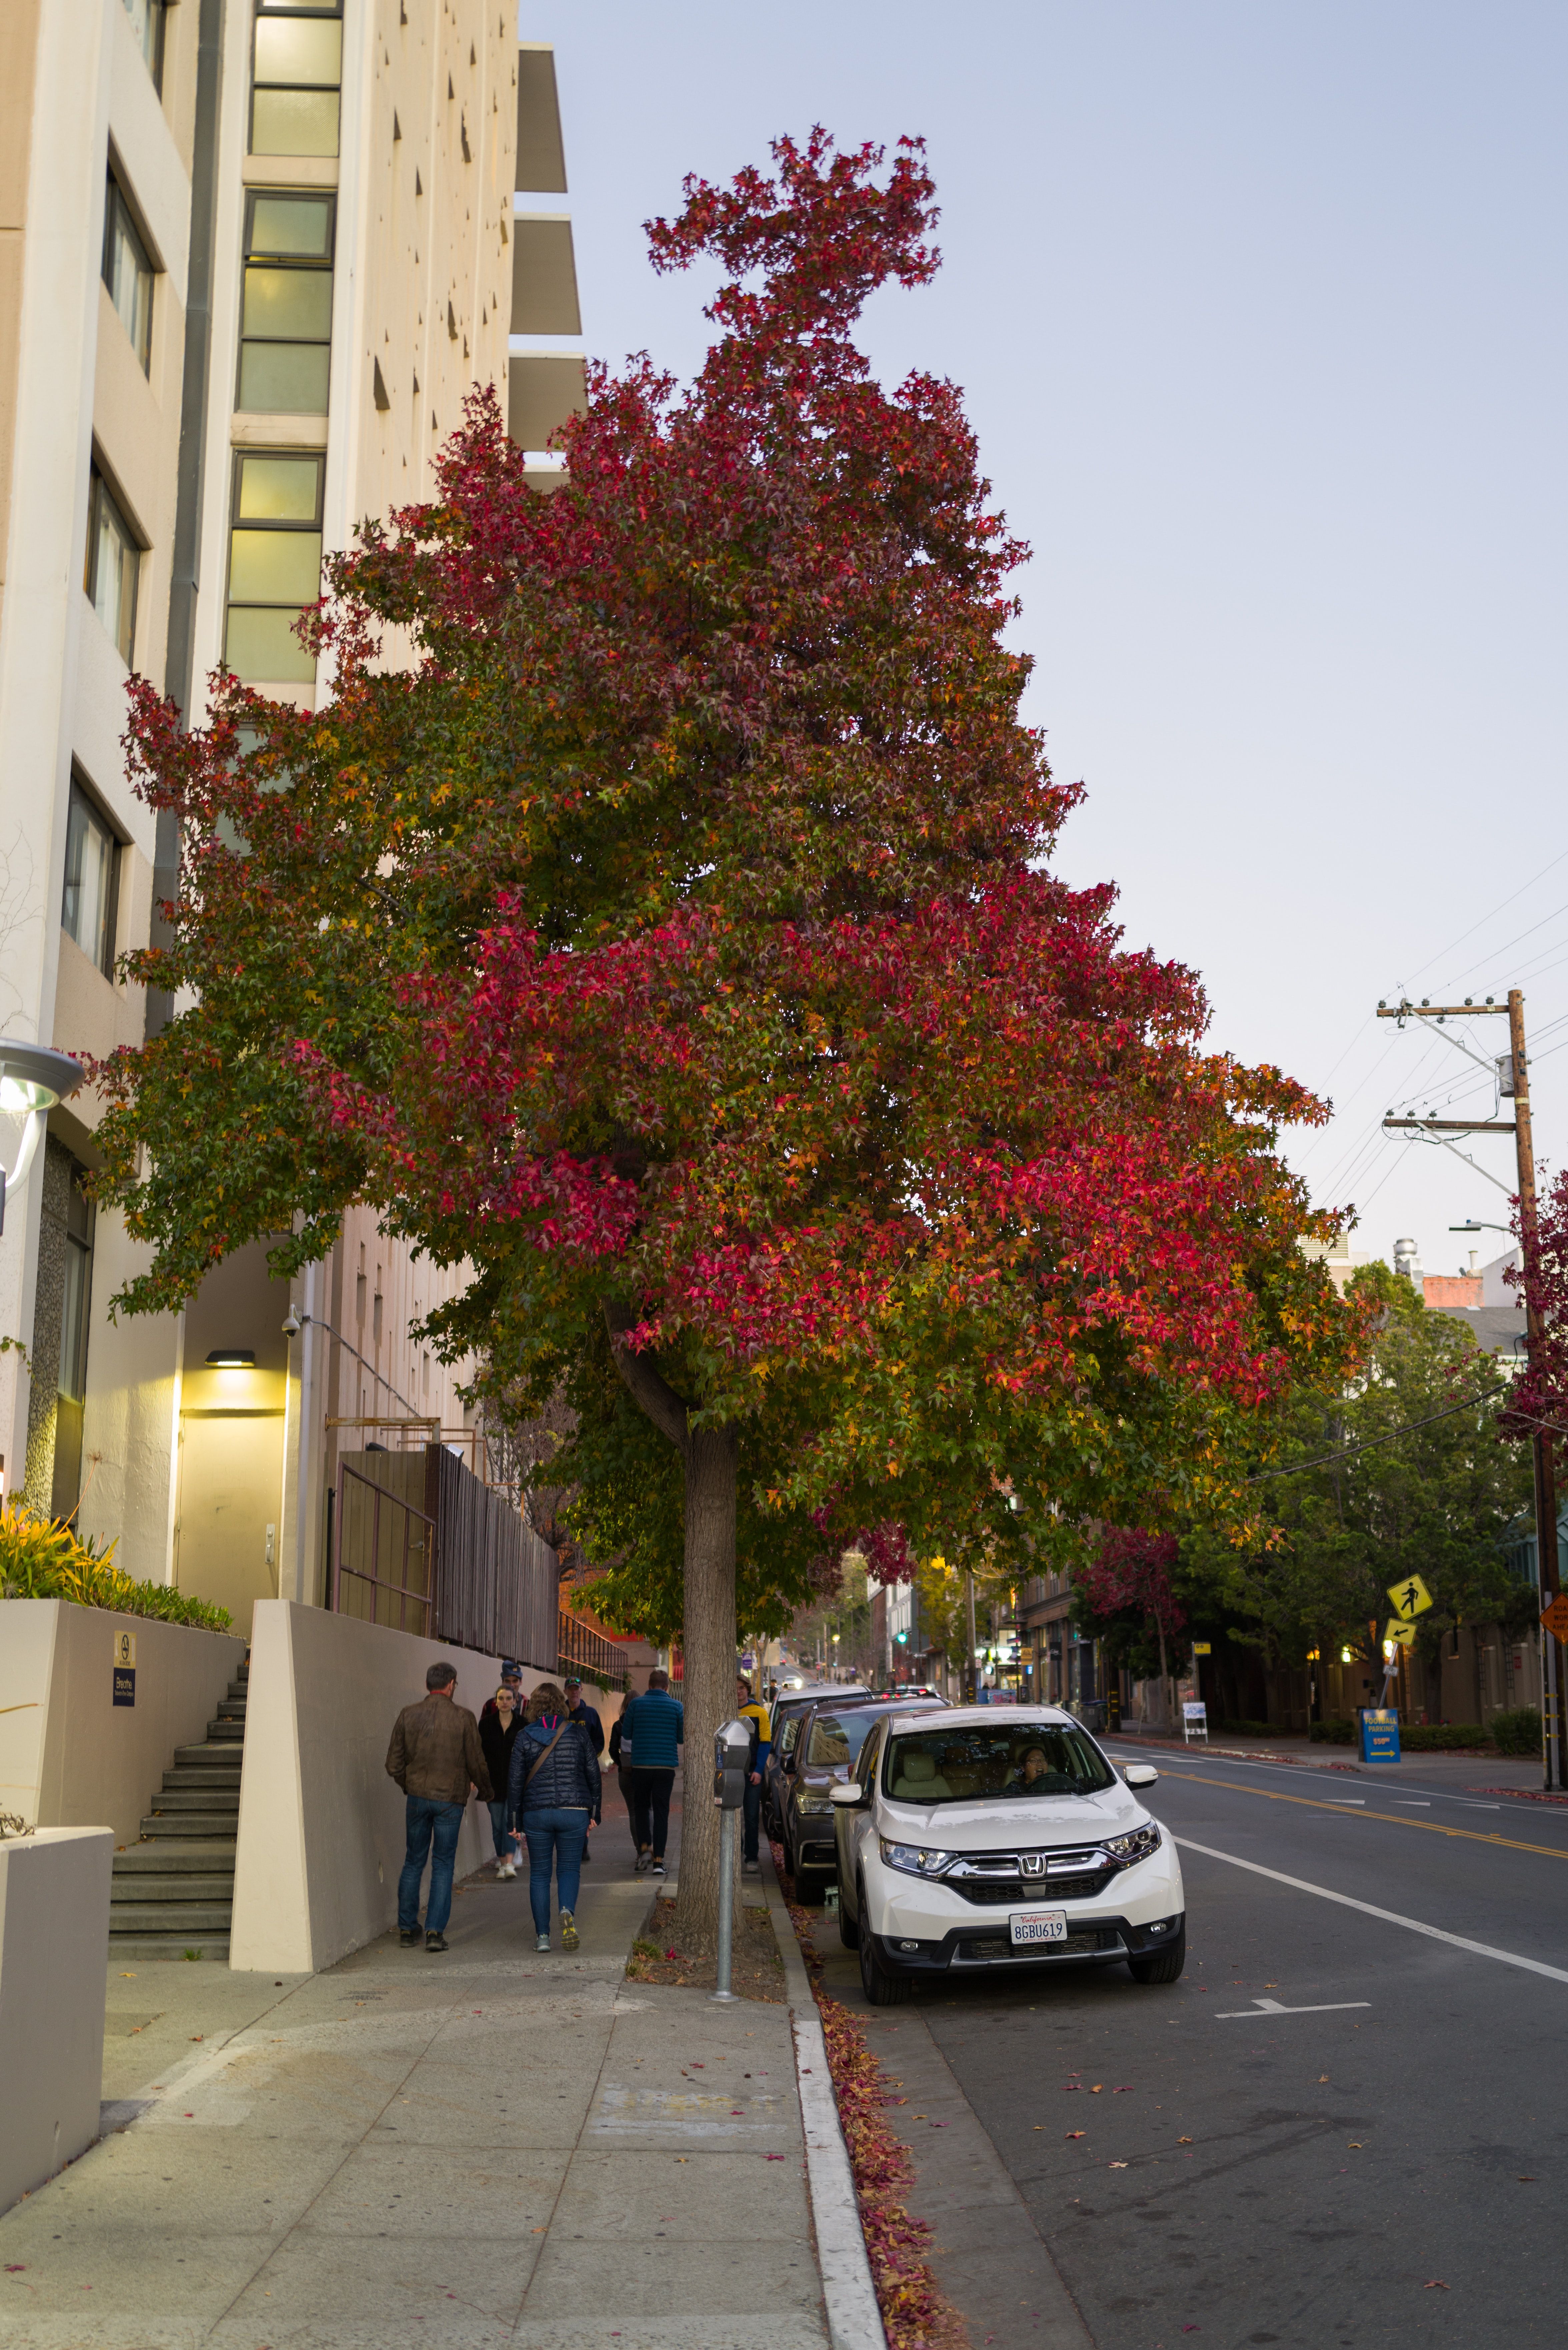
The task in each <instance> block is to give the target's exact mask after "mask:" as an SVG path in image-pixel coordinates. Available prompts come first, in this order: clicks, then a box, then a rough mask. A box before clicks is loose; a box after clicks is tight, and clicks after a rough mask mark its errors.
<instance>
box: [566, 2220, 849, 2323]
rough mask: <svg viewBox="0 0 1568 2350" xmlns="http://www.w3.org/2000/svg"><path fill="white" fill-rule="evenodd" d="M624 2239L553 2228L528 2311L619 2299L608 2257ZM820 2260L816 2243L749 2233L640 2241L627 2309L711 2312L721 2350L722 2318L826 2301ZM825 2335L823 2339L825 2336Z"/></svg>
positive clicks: (599, 2306) (806, 2309)
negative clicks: (718, 2238) (710, 2239)
mask: <svg viewBox="0 0 1568 2350" xmlns="http://www.w3.org/2000/svg"><path fill="white" fill-rule="evenodd" d="M612 2245H613V2246H614V2250H615V2251H617V2252H619V2251H622V2244H621V2242H620V2241H618V2240H616V2239H607V2238H604V2237H600V2236H594V2237H589V2236H585V2237H583V2238H581V2239H572V2238H565V2239H563V2238H562V2237H561V2236H560V2235H559V2234H558V2233H557V2231H556V2229H554V2228H552V2229H551V2230H550V2233H549V2236H548V2238H547V2239H546V2241H545V2250H544V2251H543V2253H542V2254H541V2255H540V2259H539V2265H538V2268H537V2269H536V2271H535V2275H534V2281H533V2282H532V2284H531V2285H530V2286H529V2288H528V2297H527V2300H526V2302H525V2303H524V2314H526V2315H527V2316H529V2317H569V2316H570V2315H571V2314H573V2312H574V2311H580V2310H582V2309H584V2308H585V2307H589V2308H592V2309H594V2310H595V2311H596V2313H600V2312H602V2311H603V2309H604V2305H605V2303H606V2302H607V2300H611V2301H613V2299H614V2298H615V2295H616V2285H615V2282H613V2281H612V2280H611V2279H609V2278H607V2276H606V2272H605V2262H606V2258H607V2254H609V2253H610V2252H611V2248H612ZM821 2299H822V2288H821V2285H820V2284H819V2283H818V2282H817V2274H816V2262H815V2260H814V2259H813V2258H812V2254H811V2249H810V2246H809V2244H807V2243H805V2242H799V2243H782V2244H781V2243H777V2242H770V2241H768V2239H767V2238H766V2237H760V2238H759V2237H757V2236H754V2235H748V2236H747V2237H746V2238H744V2239H743V2240H742V2241H741V2242H739V2243H709V2244H687V2243H680V2244H666V2243H658V2242H655V2243H651V2244H650V2243H649V2242H648V2241H646V2240H644V2241H642V2242H641V2243H640V2244H639V2247H638V2253H637V2271H636V2275H635V2278H634V2279H628V2282H627V2286H626V2303H627V2306H628V2309H629V2310H630V2311H632V2312H634V2313H635V2314H636V2315H637V2316H639V2317H684V2318H692V2317H703V2316H705V2317H707V2318H708V2319H709V2321H710V2333H709V2341H710V2343H711V2344H712V2345H714V2350H718V2345H720V2344H724V2345H728V2343H729V2340H730V2338H731V2337H730V2335H729V2334H727V2333H726V2332H725V2331H724V2330H723V2328H722V2324H721V2323H720V2321H722V2319H724V2318H726V2317H728V2316H732V2315H742V2316H759V2317H760V2316H763V2315H765V2314H767V2313H768V2312H770V2311H777V2312H778V2313H780V2314H785V2313H788V2312H791V2311H793V2312H794V2313H795V2314H799V2315H803V2316H804V2315H807V2314H810V2313H812V2312H814V2311H815V2310H816V2309H817V2308H818V2307H819V2306H820V2304H821ZM820 2338H821V2337H820V2334H819V2336H818V2339H819V2340H820Z"/></svg>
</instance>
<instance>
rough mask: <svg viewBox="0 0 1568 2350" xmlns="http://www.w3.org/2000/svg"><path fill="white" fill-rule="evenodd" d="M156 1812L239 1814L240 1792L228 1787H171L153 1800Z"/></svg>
mask: <svg viewBox="0 0 1568 2350" xmlns="http://www.w3.org/2000/svg"><path fill="white" fill-rule="evenodd" d="M152 1808H153V1810H154V1811H155V1812H237V1811H238V1810H239V1808H240V1791H239V1789H238V1788H237V1787H235V1786H228V1787H178V1786H176V1787H170V1788H168V1789H166V1790H165V1791H164V1793H162V1794H157V1795H154V1796H153V1798H152Z"/></svg>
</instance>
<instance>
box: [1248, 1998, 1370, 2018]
mask: <svg viewBox="0 0 1568 2350" xmlns="http://www.w3.org/2000/svg"><path fill="white" fill-rule="evenodd" d="M1371 2004H1372V2002H1371V2001H1370V2000H1369V1999H1331V2000H1327V2001H1325V2002H1324V2004H1323V2006H1321V2007H1282V2006H1281V2005H1280V2002H1279V2001H1278V2000H1277V1999H1255V2000H1254V2001H1253V2002H1252V2004H1251V2007H1222V2008H1220V2009H1218V2010H1217V2011H1216V2012H1215V2017H1214V2021H1215V2022H1216V2023H1234V2022H1237V2020H1238V2019H1239V2018H1243V2017H1244V2018H1246V2019H1247V2020H1248V2021H1249V2022H1254V2023H1255V2022H1257V2020H1258V2018H1259V2016H1260V2015H1337V2014H1338V2013H1339V2012H1340V2010H1341V2008H1344V2007H1370V2006H1371Z"/></svg>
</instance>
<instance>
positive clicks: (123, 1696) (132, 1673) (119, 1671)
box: [114, 1665, 136, 1705]
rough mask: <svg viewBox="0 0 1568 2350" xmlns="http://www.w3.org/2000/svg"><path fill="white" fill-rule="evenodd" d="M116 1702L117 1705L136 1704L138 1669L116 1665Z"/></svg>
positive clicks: (132, 1666) (131, 1666)
mask: <svg viewBox="0 0 1568 2350" xmlns="http://www.w3.org/2000/svg"><path fill="white" fill-rule="evenodd" d="M114 1701H115V1703H116V1705H134V1704H135V1703H136V1667H135V1666H134V1665H116V1667H115V1669H114Z"/></svg>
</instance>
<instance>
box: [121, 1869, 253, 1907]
mask: <svg viewBox="0 0 1568 2350" xmlns="http://www.w3.org/2000/svg"><path fill="white" fill-rule="evenodd" d="M233 1900H234V1870H233V1869H232V1868H231V1869H229V1870H227V1871H226V1872H225V1871H224V1870H222V1869H213V1868H201V1869H197V1868H187V1869H179V1868H164V1869H152V1868H139V1869H136V1870H133V1871H128V1870H124V1869H119V1868H117V1869H116V1870H115V1872H114V1877H113V1881H112V1883H111V1885H110V1887H109V1914H110V1916H111V1918H117V1917H118V1916H119V1912H120V1909H121V1908H122V1907H123V1905H124V1904H125V1903H126V1902H128V1901H129V1902H131V1903H133V1904H140V1903H141V1902H144V1901H223V1902H232V1901H233Z"/></svg>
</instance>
